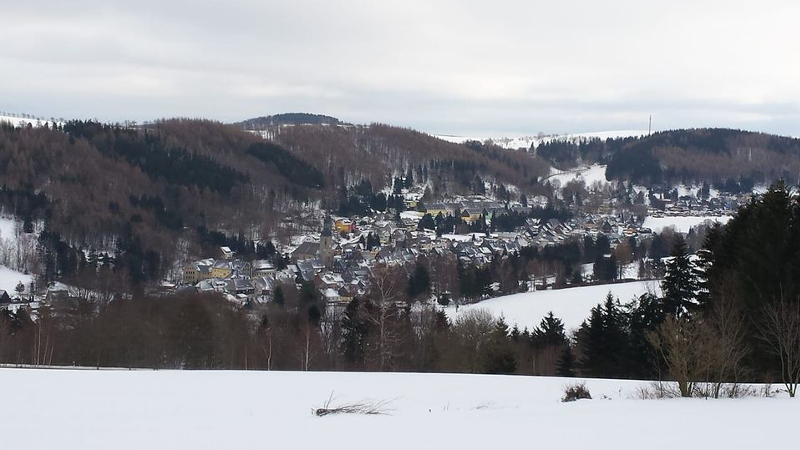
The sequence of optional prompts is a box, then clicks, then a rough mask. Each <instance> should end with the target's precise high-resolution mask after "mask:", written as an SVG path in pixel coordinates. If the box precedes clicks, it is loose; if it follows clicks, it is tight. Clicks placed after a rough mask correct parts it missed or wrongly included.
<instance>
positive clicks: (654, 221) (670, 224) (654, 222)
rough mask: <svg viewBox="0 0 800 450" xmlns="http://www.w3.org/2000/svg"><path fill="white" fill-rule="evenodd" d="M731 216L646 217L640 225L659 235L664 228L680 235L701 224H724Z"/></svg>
mask: <svg viewBox="0 0 800 450" xmlns="http://www.w3.org/2000/svg"><path fill="white" fill-rule="evenodd" d="M730 219H731V216H666V217H652V216H650V217H647V218H646V219H645V220H644V223H643V224H642V227H644V228H650V229H651V230H653V232H654V233H660V232H661V231H662V230H663V229H664V228H674V229H675V231H677V232H680V233H688V232H689V229H691V228H693V227H696V226H698V225H701V224H707V225H710V224H712V223H713V222H719V223H721V224H723V225H724V224H726V223H728V221H729V220H730Z"/></svg>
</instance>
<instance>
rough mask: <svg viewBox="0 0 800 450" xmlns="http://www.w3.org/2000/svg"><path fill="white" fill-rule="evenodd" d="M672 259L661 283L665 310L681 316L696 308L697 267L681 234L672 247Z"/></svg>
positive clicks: (697, 288)
mask: <svg viewBox="0 0 800 450" xmlns="http://www.w3.org/2000/svg"><path fill="white" fill-rule="evenodd" d="M671 256H672V259H671V260H670V261H669V262H668V263H667V273H666V276H665V277H664V281H663V282H662V283H661V289H662V291H663V292H664V312H665V313H667V314H671V315H673V316H675V317H681V316H684V315H686V314H687V313H689V312H690V311H692V310H693V309H695V308H696V306H697V302H696V301H695V300H696V298H697V292H698V290H699V286H698V281H697V268H696V266H695V264H694V263H693V262H692V261H691V260H690V259H689V253H688V250H687V247H686V241H685V240H684V239H683V237H682V236H681V235H680V234H679V235H677V236H676V237H675V244H674V245H673V247H672V253H671Z"/></svg>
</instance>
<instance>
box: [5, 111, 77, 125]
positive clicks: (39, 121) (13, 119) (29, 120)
mask: <svg viewBox="0 0 800 450" xmlns="http://www.w3.org/2000/svg"><path fill="white" fill-rule="evenodd" d="M21 116H22V115H21V114H16V115H10V114H6V113H0V122H5V123H10V124H11V126H13V127H22V126H27V125H28V124H30V125H32V126H34V127H40V126H44V125H45V124H47V125H48V126H51V125H52V124H53V123H58V124H60V125H63V124H64V122H52V121H50V120H48V119H45V118H42V117H39V118H34V117H21Z"/></svg>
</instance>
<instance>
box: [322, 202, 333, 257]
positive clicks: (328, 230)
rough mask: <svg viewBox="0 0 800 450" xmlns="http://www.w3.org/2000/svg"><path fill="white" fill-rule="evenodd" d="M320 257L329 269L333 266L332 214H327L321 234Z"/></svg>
mask: <svg viewBox="0 0 800 450" xmlns="http://www.w3.org/2000/svg"><path fill="white" fill-rule="evenodd" d="M319 258H320V260H322V264H324V265H325V268H327V269H328V270H330V269H332V268H333V231H332V226H331V216H330V215H326V216H325V222H324V223H323V225H322V233H320V236H319Z"/></svg>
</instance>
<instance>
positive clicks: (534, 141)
mask: <svg viewBox="0 0 800 450" xmlns="http://www.w3.org/2000/svg"><path fill="white" fill-rule="evenodd" d="M646 134H647V130H617V131H597V132H590V133H575V134H539V135H536V136H513V137H474V136H472V137H470V136H457V135H452V134H439V135H433V136H434V137H436V138H439V139H441V140H443V141H447V142H452V143H454V144H463V143H464V142H467V141H478V142H486V141H492V142H493V143H494V144H495V145H498V146H500V147H503V148H506V149H509V150H518V149H525V150H527V149H529V148H531V145H533V146H535V147H538V146H539V145H540V144H542V143H546V142H551V141H573V142H574V141H580V140H589V139H594V138H597V139H601V140H606V139H615V138H625V137H639V136H644V135H646Z"/></svg>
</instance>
